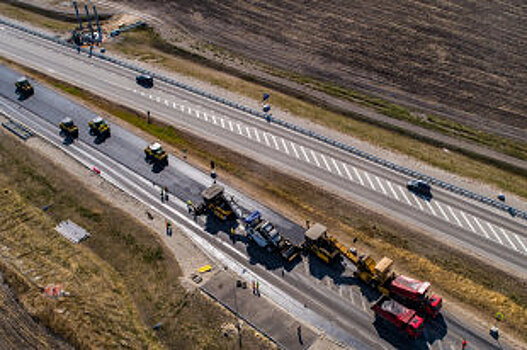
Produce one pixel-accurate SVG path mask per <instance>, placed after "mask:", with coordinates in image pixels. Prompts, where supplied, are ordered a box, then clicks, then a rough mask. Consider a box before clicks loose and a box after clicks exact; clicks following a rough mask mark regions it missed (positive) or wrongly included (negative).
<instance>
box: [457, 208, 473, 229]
mask: <svg viewBox="0 0 527 350" xmlns="http://www.w3.org/2000/svg"><path fill="white" fill-rule="evenodd" d="M459 212H460V213H461V216H462V217H463V219H464V220H465V221H466V222H467V224H468V227H470V229H471V230H472V232H474V233H475V232H476V230H475V229H474V226H472V224H471V223H470V221H469V220H468V218H467V216H466V215H465V212H463V211H462V210H460V211H459Z"/></svg>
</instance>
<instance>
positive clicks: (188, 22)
mask: <svg viewBox="0 0 527 350" xmlns="http://www.w3.org/2000/svg"><path fill="white" fill-rule="evenodd" d="M128 3H131V4H133V6H134V7H138V8H142V9H143V10H144V11H145V12H148V13H154V14H155V15H157V16H158V18H160V19H163V20H165V21H166V22H165V23H166V24H170V25H171V26H172V28H164V29H165V30H164V31H162V32H163V33H164V35H166V36H168V37H169V39H172V41H173V42H174V41H176V42H178V41H179V44H181V45H183V43H182V40H186V39H185V38H189V37H190V38H195V39H197V40H200V41H202V42H206V43H211V44H213V45H215V46H218V47H221V48H225V49H226V50H228V51H230V52H233V53H235V54H238V55H241V56H243V57H247V58H249V59H252V60H255V61H259V62H262V63H264V64H266V65H269V66H272V67H276V68H278V69H282V70H286V71H290V72H295V73H299V74H301V75H306V76H311V77H314V78H316V79H320V80H323V81H329V82H333V83H337V84H339V85H341V86H345V87H350V88H355V89H358V90H361V91H367V92H369V93H373V94H376V95H380V96H382V97H383V98H386V99H389V100H392V101H395V102H400V103H402V104H406V105H410V106H418V107H420V108H423V109H425V110H429V111H434V112H435V113H437V114H441V115H447V116H450V117H452V118H453V119H456V120H458V121H461V122H465V123H468V124H471V125H474V126H478V127H480V128H484V129H487V130H489V129H494V131H496V132H497V131H502V132H503V133H504V134H510V135H512V134H515V135H516V136H520V137H524V136H525V128H527V119H526V118H525V115H526V114H527V102H526V101H527V73H526V72H527V61H526V60H525V57H526V56H527V45H526V41H527V37H526V36H527V30H526V26H525V25H524V22H523V21H524V20H525V17H526V15H527V8H526V7H525V5H524V4H523V1H521V0H505V1H500V2H494V1H489V0H484V1H478V2H473V1H468V0H463V1H456V2H450V1H446V0H441V1H434V2H430V1H414V0H403V1H399V2H393V1H388V0H372V1H367V2H359V1H354V2H353V3H350V2H348V1H343V0H328V1H300V0H288V1H281V0H269V1H257V0H250V1H234V0H226V1H221V2H217V1H210V0H196V1H163V2H160V1H155V6H153V3H154V1H152V0H149V1H135V0H128ZM174 28H176V29H174ZM191 46H192V45H191ZM194 49H195V50H197V51H198V52H200V53H202V51H203V50H205V51H206V50H207V49H208V50H211V51H214V50H215V49H214V47H207V46H206V45H205V46H203V45H201V46H195V45H194ZM213 53H214V54H215V55H213V56H217V58H218V59H220V58H221V57H224V55H221V52H213ZM445 105H448V106H449V107H446V106H445ZM450 107H454V108H455V109H454V108H450ZM462 111H464V112H470V113H473V114H476V115H480V116H481V117H476V116H467V115H466V113H463V112H462ZM503 124H505V125H503ZM513 126H514V127H516V129H515V130H516V131H514V132H513V131H512V130H511V127H513ZM498 129H502V130H498Z"/></svg>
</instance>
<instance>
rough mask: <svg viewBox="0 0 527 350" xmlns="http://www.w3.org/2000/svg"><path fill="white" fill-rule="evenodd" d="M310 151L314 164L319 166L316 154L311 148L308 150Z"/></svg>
mask: <svg viewBox="0 0 527 350" xmlns="http://www.w3.org/2000/svg"><path fill="white" fill-rule="evenodd" d="M310 151H311V156H312V157H313V159H314V160H315V164H316V165H317V167H320V163H319V162H318V159H317V156H315V152H313V150H310Z"/></svg>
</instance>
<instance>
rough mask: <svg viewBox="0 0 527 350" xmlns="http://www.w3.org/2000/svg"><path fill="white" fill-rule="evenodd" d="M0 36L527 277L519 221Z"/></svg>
mask: <svg viewBox="0 0 527 350" xmlns="http://www.w3.org/2000/svg"><path fill="white" fill-rule="evenodd" d="M0 36H1V37H2V41H3V45H2V47H0V53H1V54H3V55H5V56H6V57H9V58H10V59H13V60H16V61H18V62H21V63H23V64H25V65H28V66H31V67H34V68H36V69H38V70H41V71H43V72H44V73H47V74H51V75H53V76H55V77H57V78H59V79H62V80H65V81H68V82H71V83H73V84H75V85H78V86H80V87H83V88H85V89H88V90H90V91H92V92H95V93H97V94H100V95H102V96H104V97H105V98H107V99H110V100H113V101H116V102H119V103H122V104H125V105H128V106H130V107H133V108H136V109H138V110H142V111H144V110H150V111H151V112H152V114H153V115H155V117H156V118H158V119H162V120H164V121H166V122H168V123H171V124H173V125H175V126H176V127H178V128H184V129H186V130H188V131H190V132H193V133H195V134H197V135H199V136H202V137H206V138H207V139H209V140H211V141H213V142H217V143H220V144H222V145H225V146H227V147H230V148H232V149H235V150H237V151H239V152H242V153H244V154H247V155H249V156H251V157H255V158H256V159H258V160H259V161H262V162H264V163H266V164H269V165H272V166H275V167H278V168H279V169H282V170H283V171H286V172H289V173H291V174H295V175H298V176H301V177H302V178H305V179H308V180H309V181H312V182H314V183H317V184H319V185H321V186H324V187H326V188H327V189H329V190H331V191H334V192H337V193H339V194H340V195H343V196H345V197H347V198H349V199H351V200H354V201H357V202H359V203H361V204H363V205H365V206H367V207H370V208H372V209H374V210H378V211H382V212H384V213H386V214H388V215H390V216H392V217H394V218H396V219H397V220H401V221H403V222H407V223H409V224H411V225H415V226H417V227H419V228H422V229H424V230H425V231H426V232H427V233H428V234H430V236H431V237H433V238H435V239H438V240H440V241H443V242H447V243H449V244H450V245H452V246H455V247H457V248H459V249H461V250H463V251H465V252H470V253H473V254H475V255H476V256H479V257H482V258H484V259H491V260H494V262H495V263H496V264H497V266H500V267H502V268H504V269H506V270H507V271H509V272H512V273H516V274H517V275H519V276H523V277H525V276H526V275H527V259H526V256H527V234H526V232H527V226H526V225H525V222H523V221H520V220H519V219H515V218H512V217H509V216H507V214H504V213H503V212H499V211H497V210H493V209H490V208H488V207H485V206H484V205H482V204H481V203H477V202H475V201H470V200H467V199H466V198H463V197H460V196H457V195H454V194H452V193H450V192H446V191H441V190H437V189H433V199H432V200H430V201H428V200H424V199H422V198H420V197H418V196H416V195H414V194H412V193H410V192H408V191H407V190H406V188H405V184H406V182H407V180H408V179H407V178H405V177H404V176H401V175H400V174H397V173H394V172H392V171H390V170H387V169H385V168H381V167H379V166H378V165H376V164H373V163H371V162H368V161H365V160H363V159H360V158H357V157H354V156H351V155H349V154H347V153H345V152H343V151H341V150H339V149H336V148H333V147H331V146H328V145H326V144H323V143H321V142H318V141H314V140H312V139H310V138H307V137H305V136H303V135H299V134H296V133H292V132H291V131H289V130H285V129H282V128H280V127H277V126H276V125H268V124H267V123H265V122H264V121H262V120H259V119H256V118H254V117H252V116H250V115H248V114H245V113H242V112H240V111H238V110H235V109H232V108H228V107H225V106H223V105H219V104H217V103H215V102H213V101H210V100H207V99H204V98H202V97H199V96H196V95H194V94H191V93H189V92H187V91H185V90H182V89H178V88H175V87H173V86H170V85H168V84H164V83H159V82H156V84H155V87H154V88H153V89H144V88H142V87H140V86H137V85H136V84H135V73H134V72H131V71H129V70H127V69H123V68H121V67H119V66H116V65H112V64H108V63H106V62H101V61H99V60H97V59H94V58H88V57H86V56H83V55H78V54H77V53H76V52H74V51H69V50H66V49H65V48H63V47H61V46H58V45H57V44H54V43H51V42H45V41H42V40H41V39H37V38H35V37H32V36H30V35H28V34H26V33H22V32H19V31H17V30H14V29H10V28H8V27H3V29H2V30H0ZM5 83H8V82H7V81H6V82H5Z"/></svg>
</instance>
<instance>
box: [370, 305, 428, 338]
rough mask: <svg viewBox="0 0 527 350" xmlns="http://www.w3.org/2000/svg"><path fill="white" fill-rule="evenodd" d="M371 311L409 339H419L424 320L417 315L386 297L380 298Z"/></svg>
mask: <svg viewBox="0 0 527 350" xmlns="http://www.w3.org/2000/svg"><path fill="white" fill-rule="evenodd" d="M371 309H372V310H373V311H374V312H375V314H376V315H377V316H378V317H381V318H382V319H384V320H386V321H387V322H389V323H391V324H392V325H394V326H395V327H396V328H397V329H399V330H400V331H402V332H404V333H406V334H407V335H408V336H409V337H410V338H412V339H416V338H417V337H419V335H420V334H421V332H422V331H423V328H424V324H425V323H424V319H423V318H422V317H420V316H418V315H417V313H416V312H415V311H414V310H412V309H409V308H407V307H405V306H403V305H402V304H399V303H398V302H397V301H395V300H393V299H390V298H388V297H386V296H383V297H382V298H380V299H379V300H378V301H377V302H376V303H375V304H374V305H373V306H372V307H371Z"/></svg>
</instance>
